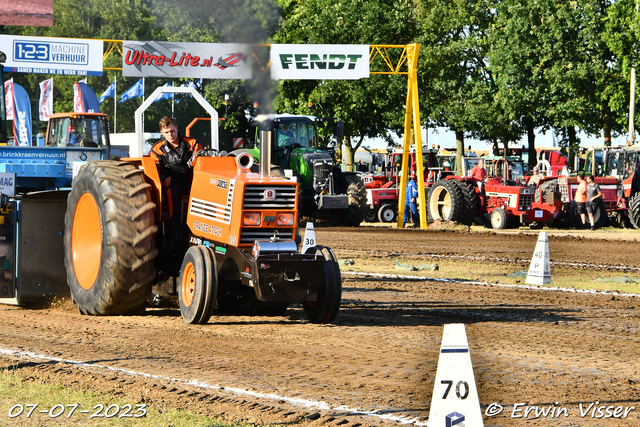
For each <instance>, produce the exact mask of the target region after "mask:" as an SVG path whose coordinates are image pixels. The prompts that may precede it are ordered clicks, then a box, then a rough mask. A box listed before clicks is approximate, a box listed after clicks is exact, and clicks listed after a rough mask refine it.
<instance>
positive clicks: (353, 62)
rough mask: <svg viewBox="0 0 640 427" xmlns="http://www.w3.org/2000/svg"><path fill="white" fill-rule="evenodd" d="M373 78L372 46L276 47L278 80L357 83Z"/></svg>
mask: <svg viewBox="0 0 640 427" xmlns="http://www.w3.org/2000/svg"><path fill="white" fill-rule="evenodd" d="M366 77H369V45H360V44H356V45H350V44H322V45H320V44H273V45H271V78H272V79H274V80H285V79H294V80H357V79H362V78H366Z"/></svg>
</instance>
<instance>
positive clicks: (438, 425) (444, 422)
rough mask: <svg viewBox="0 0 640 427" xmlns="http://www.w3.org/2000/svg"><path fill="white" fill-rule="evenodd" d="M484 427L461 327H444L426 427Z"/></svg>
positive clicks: (463, 330) (467, 345)
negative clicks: (465, 426)
mask: <svg viewBox="0 0 640 427" xmlns="http://www.w3.org/2000/svg"><path fill="white" fill-rule="evenodd" d="M464 425H467V426H469V427H470V426H473V427H482V426H484V423H483V420H482V411H481V410H480V400H479V398H478V389H477V388H476V379H475V376H474V375H473V365H472V364H471V355H470V354H469V343H468V342H467V334H466V332H465V328H464V325H463V324H459V323H457V324H450V325H444V332H443V334H442V344H441V345H440V357H439V359H438V369H437V370H436V382H435V384H434V385H433V395H432V396H431V408H430V409H429V422H428V426H429V427H445V426H446V427H452V426H458V427H462V426H464Z"/></svg>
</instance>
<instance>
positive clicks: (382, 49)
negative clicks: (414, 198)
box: [369, 43, 427, 228]
mask: <svg viewBox="0 0 640 427" xmlns="http://www.w3.org/2000/svg"><path fill="white" fill-rule="evenodd" d="M369 49H370V50H369V70H370V71H369V73H370V74H406V75H407V77H408V82H407V106H406V109H405V115H404V142H403V144H402V153H403V154H402V173H401V174H400V186H399V188H398V189H399V193H400V198H399V200H398V228H401V227H403V222H404V207H405V198H406V191H405V190H406V188H407V175H408V171H409V148H410V145H411V127H412V125H413V137H414V144H415V147H416V152H415V156H416V165H417V170H416V178H417V179H418V182H417V184H418V201H419V202H420V204H419V210H418V213H419V214H420V215H419V216H420V228H427V209H426V206H427V204H426V200H425V194H424V165H423V163H422V161H423V159H422V132H421V129H420V103H419V100H418V55H419V53H420V45H419V44H417V43H413V44H408V45H370V46H369ZM398 49H402V52H401V53H400V59H398V60H396V61H394V60H392V58H391V56H390V55H389V51H391V50H398ZM376 60H377V61H376ZM380 63H381V66H382V69H383V70H382V71H377V69H378V65H379V64H380ZM405 65H406V67H405Z"/></svg>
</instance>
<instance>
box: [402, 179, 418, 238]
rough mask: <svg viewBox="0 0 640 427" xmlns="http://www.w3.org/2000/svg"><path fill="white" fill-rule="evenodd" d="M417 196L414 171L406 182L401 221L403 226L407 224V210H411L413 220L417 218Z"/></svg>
mask: <svg viewBox="0 0 640 427" xmlns="http://www.w3.org/2000/svg"><path fill="white" fill-rule="evenodd" d="M417 198H418V185H417V184H416V175H415V173H414V172H411V178H410V180H409V182H408V183H407V189H406V192H405V199H404V222H403V223H402V226H403V227H404V226H406V225H407V220H408V219H409V212H411V214H412V215H413V217H414V218H415V219H414V221H415V220H417V219H418V218H419V217H418V206H417V204H416V202H417Z"/></svg>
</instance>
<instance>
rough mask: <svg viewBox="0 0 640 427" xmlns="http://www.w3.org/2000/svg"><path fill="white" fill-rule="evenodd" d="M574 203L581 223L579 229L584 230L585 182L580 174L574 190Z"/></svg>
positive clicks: (585, 221) (585, 210)
mask: <svg viewBox="0 0 640 427" xmlns="http://www.w3.org/2000/svg"><path fill="white" fill-rule="evenodd" d="M575 202H576V204H577V205H578V210H577V211H578V213H579V214H580V220H581V221H582V227H581V228H585V227H586V224H587V217H586V212H587V209H586V205H587V181H586V180H585V179H584V173H582V172H579V173H578V189H577V190H576V196H575Z"/></svg>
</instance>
